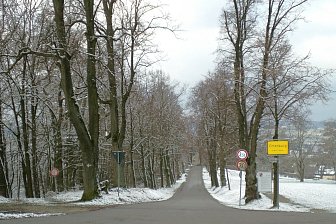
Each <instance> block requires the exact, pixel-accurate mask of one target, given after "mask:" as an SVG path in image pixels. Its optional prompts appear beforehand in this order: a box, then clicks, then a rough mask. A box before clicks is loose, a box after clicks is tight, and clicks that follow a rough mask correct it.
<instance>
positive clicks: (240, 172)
mask: <svg viewBox="0 0 336 224" xmlns="http://www.w3.org/2000/svg"><path fill="white" fill-rule="evenodd" d="M239 177H240V185H239V206H241V194H242V179H243V171H241V170H240V171H239Z"/></svg>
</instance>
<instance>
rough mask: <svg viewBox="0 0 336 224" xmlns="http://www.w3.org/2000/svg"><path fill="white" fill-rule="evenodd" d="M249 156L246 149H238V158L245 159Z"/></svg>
mask: <svg viewBox="0 0 336 224" xmlns="http://www.w3.org/2000/svg"><path fill="white" fill-rule="evenodd" d="M247 157H248V152H247V151H246V150H245V149H239V150H238V151H237V159H239V160H245V159H247Z"/></svg>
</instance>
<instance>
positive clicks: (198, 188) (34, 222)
mask: <svg viewBox="0 0 336 224" xmlns="http://www.w3.org/2000/svg"><path fill="white" fill-rule="evenodd" d="M201 175H202V169H201V167H194V168H193V169H192V170H191V171H190V173H189V177H188V180H187V182H186V183H184V184H183V185H182V187H181V188H180V189H179V190H178V192H177V193H176V194H175V196H174V197H173V198H172V199H170V200H168V201H163V202H155V203H145V204H138V205H128V206H117V207H114V208H107V209H102V210H98V211H92V212H85V213H77V214H71V215H66V216H55V217H48V218H28V219H17V220H5V221H0V223H16V224H20V223H26V224H27V223H30V224H40V223H41V224H42V223H43V224H68V223H69V224H70V223H71V224H75V223H80V224H85V223H94V224H101V223H104V224H109V223H110V224H135V223H136V224H179V223H181V224H212V223H214V224H219V223H221V224H244V223H247V224H298V223H302V224H303V223H304V224H309V223H311V224H335V223H336V214H328V213H326V214H325V213H321V214H320V213H319V214H311V213H290V212H269V211H268V212H267V211H266V212H264V211H246V210H239V209H233V208H228V207H225V206H223V205H220V204H219V203H218V202H217V201H215V200H214V199H213V198H212V197H211V196H210V195H209V194H208V192H207V191H206V189H205V188H204V186H203V181H202V176H201Z"/></svg>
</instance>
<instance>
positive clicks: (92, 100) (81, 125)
mask: <svg viewBox="0 0 336 224" xmlns="http://www.w3.org/2000/svg"><path fill="white" fill-rule="evenodd" d="M93 4H94V2H93V1H90V0H84V7H85V14H86V28H87V29H86V37H87V54H88V55H87V65H86V66H87V85H88V105H89V125H88V127H89V128H88V129H87V128H86V125H85V122H84V120H83V118H82V115H81V113H80V110H79V107H78V105H77V103H76V99H75V94H74V90H73V81H72V74H71V65H70V60H71V56H70V55H69V53H68V52H67V50H68V46H67V42H66V31H65V23H64V0H53V6H54V13H55V23H56V32H57V38H58V44H59V46H58V48H59V49H60V50H58V54H59V56H60V57H59V68H60V71H61V84H62V85H61V86H62V89H63V92H64V96H65V101H66V105H67V108H68V113H69V118H70V121H71V123H72V124H73V126H74V127H75V130H76V133H77V137H78V140H79V148H80V150H81V152H82V161H83V181H84V192H83V195H82V200H83V201H87V200H91V199H94V198H96V197H97V196H98V184H97V179H96V172H97V168H98V134H99V116H98V96H97V89H96V68H95V48H96V38H95V35H94V14H93Z"/></svg>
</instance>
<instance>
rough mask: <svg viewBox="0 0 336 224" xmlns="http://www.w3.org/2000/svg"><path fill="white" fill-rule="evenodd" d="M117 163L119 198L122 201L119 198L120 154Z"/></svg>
mask: <svg viewBox="0 0 336 224" xmlns="http://www.w3.org/2000/svg"><path fill="white" fill-rule="evenodd" d="M117 158H118V159H117V160H118V161H117V162H118V198H119V199H120V197H119V192H120V152H118V154H117Z"/></svg>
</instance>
